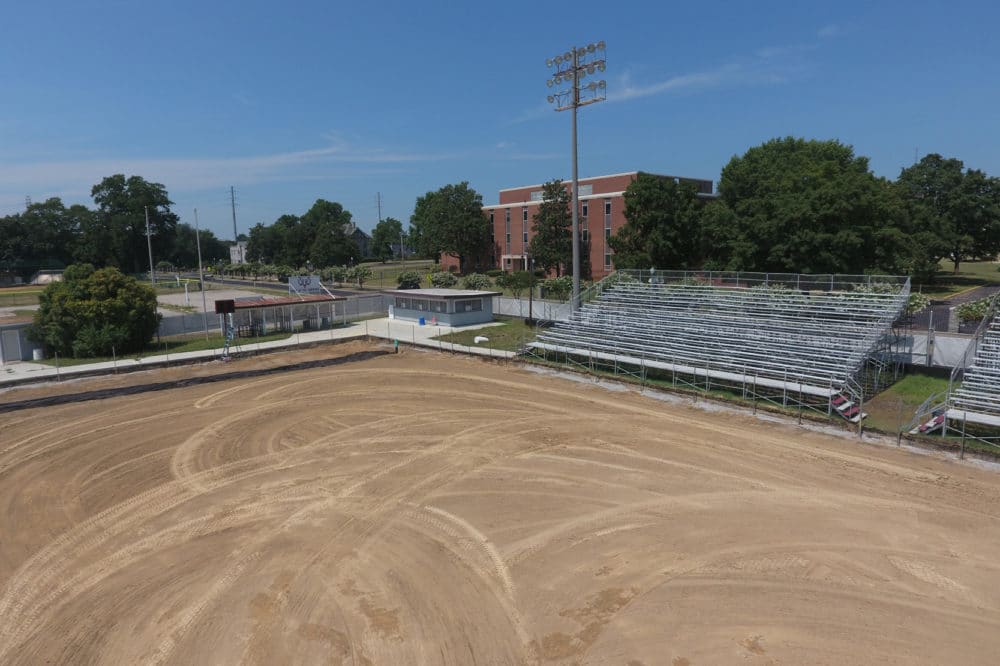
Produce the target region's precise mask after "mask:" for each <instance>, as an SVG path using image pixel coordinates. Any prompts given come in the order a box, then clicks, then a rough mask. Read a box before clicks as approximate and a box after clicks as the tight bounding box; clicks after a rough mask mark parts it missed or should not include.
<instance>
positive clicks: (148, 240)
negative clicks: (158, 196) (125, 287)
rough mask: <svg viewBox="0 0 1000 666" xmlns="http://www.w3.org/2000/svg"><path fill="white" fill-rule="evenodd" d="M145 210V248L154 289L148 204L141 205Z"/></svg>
mask: <svg viewBox="0 0 1000 666" xmlns="http://www.w3.org/2000/svg"><path fill="white" fill-rule="evenodd" d="M142 209H143V210H144V211H146V249H147V250H149V280H150V282H152V284H153V289H156V273H155V272H154V271H153V238H152V236H151V235H150V233H149V206H143V207H142Z"/></svg>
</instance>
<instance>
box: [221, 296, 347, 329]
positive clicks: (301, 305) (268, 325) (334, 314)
mask: <svg viewBox="0 0 1000 666" xmlns="http://www.w3.org/2000/svg"><path fill="white" fill-rule="evenodd" d="M346 300H347V299H346V298H344V297H342V296H329V295H325V294H324V295H315V296H314V295H309V296H289V297H278V298H273V297H266V296H252V297H248V298H237V299H235V300H217V301H215V312H216V313H217V314H220V315H225V314H231V315H232V316H233V327H234V328H235V329H236V330H235V332H236V335H237V337H240V338H249V337H256V336H263V335H268V334H270V333H280V332H289V333H291V332H293V331H296V330H305V331H309V330H320V329H325V328H330V327H331V326H333V325H335V324H336V323H337V322H338V321H340V320H341V319H342V318H343V313H344V306H343V305H341V306H340V307H339V308H338V307H337V304H338V303H343V302H344V301H346Z"/></svg>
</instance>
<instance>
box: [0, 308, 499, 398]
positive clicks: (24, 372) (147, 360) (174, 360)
mask: <svg viewBox="0 0 1000 666" xmlns="http://www.w3.org/2000/svg"><path fill="white" fill-rule="evenodd" d="M498 325H500V324H498V323H496V322H494V323H489V324H483V325H481V326H463V327H461V328H453V327H450V326H420V325H419V324H417V323H415V322H409V321H401V320H389V319H388V318H386V317H382V318H380V319H368V320H365V321H359V322H352V323H350V324H348V325H347V326H343V327H339V328H331V329H329V330H326V331H309V332H305V333H295V334H293V335H292V336H291V337H289V338H286V339H284V340H273V341H270V342H250V343H248V344H234V345H233V346H232V347H231V348H230V354H231V355H233V356H235V357H239V356H241V355H244V354H259V353H271V352H275V351H280V350H282V349H294V348H295V347H298V346H299V345H304V346H312V345H317V344H323V343H328V342H336V341H343V340H351V339H363V338H365V337H370V338H378V339H382V340H386V341H388V342H394V341H396V340H398V341H399V343H400V344H401V345H412V346H417V347H426V348H430V349H438V350H441V351H449V352H455V353H463V354H473V355H477V356H487V357H490V358H497V359H509V358H512V357H513V356H515V354H514V352H509V351H502V350H496V349H492V348H490V347H489V346H488V344H487V346H484V347H467V346H464V345H455V344H451V343H449V342H442V341H440V340H432V339H431V338H434V337H437V336H440V335H447V334H448V333H452V332H454V331H457V330H473V329H479V328H485V329H488V328H489V327H492V326H498ZM487 336H488V334H487ZM236 342H237V343H238V342H239V340H237V341H236ZM221 358H222V349H206V350H202V351H193V352H182V353H177V354H157V355H152V356H143V357H140V358H121V359H118V360H117V361H102V362H99V363H87V364H80V365H73V366H68V367H62V368H59V367H55V366H51V365H48V364H45V363H32V362H28V361H22V362H14V363H7V364H3V365H0V389H3V388H7V387H11V386H15V385H18V384H25V383H35V382H44V381H51V380H53V379H55V380H60V381H61V380H65V379H73V378H79V377H85V376H92V375H103V374H111V373H115V372H132V371H135V370H148V369H153V368H157V367H165V366H171V365H184V364H188V363H204V362H206V361H217V360H221Z"/></svg>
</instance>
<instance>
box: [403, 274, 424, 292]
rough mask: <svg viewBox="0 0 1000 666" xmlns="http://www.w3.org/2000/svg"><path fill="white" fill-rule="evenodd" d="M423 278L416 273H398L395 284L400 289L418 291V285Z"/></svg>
mask: <svg viewBox="0 0 1000 666" xmlns="http://www.w3.org/2000/svg"><path fill="white" fill-rule="evenodd" d="M422 280H423V278H422V277H421V276H420V273H418V272H416V271H406V272H404V273H400V274H399V276H398V277H397V278H396V284H398V285H399V288H400V289H420V283H421V281H422Z"/></svg>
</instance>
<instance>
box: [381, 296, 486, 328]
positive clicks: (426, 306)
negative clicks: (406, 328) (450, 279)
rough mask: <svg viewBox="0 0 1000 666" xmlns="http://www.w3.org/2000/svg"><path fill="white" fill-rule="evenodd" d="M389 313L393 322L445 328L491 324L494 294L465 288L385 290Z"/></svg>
mask: <svg viewBox="0 0 1000 666" xmlns="http://www.w3.org/2000/svg"><path fill="white" fill-rule="evenodd" d="M383 293H384V294H386V296H388V297H389V306H390V309H389V314H390V316H391V317H393V318H395V319H403V320H408V321H416V322H419V321H420V320H421V319H423V320H424V323H427V324H435V323H437V324H443V325H445V326H468V325H470V324H486V323H489V322H491V321H493V297H494V296H499V295H500V292H498V291H473V290H467V289H389V290H386V291H384V292H383Z"/></svg>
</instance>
